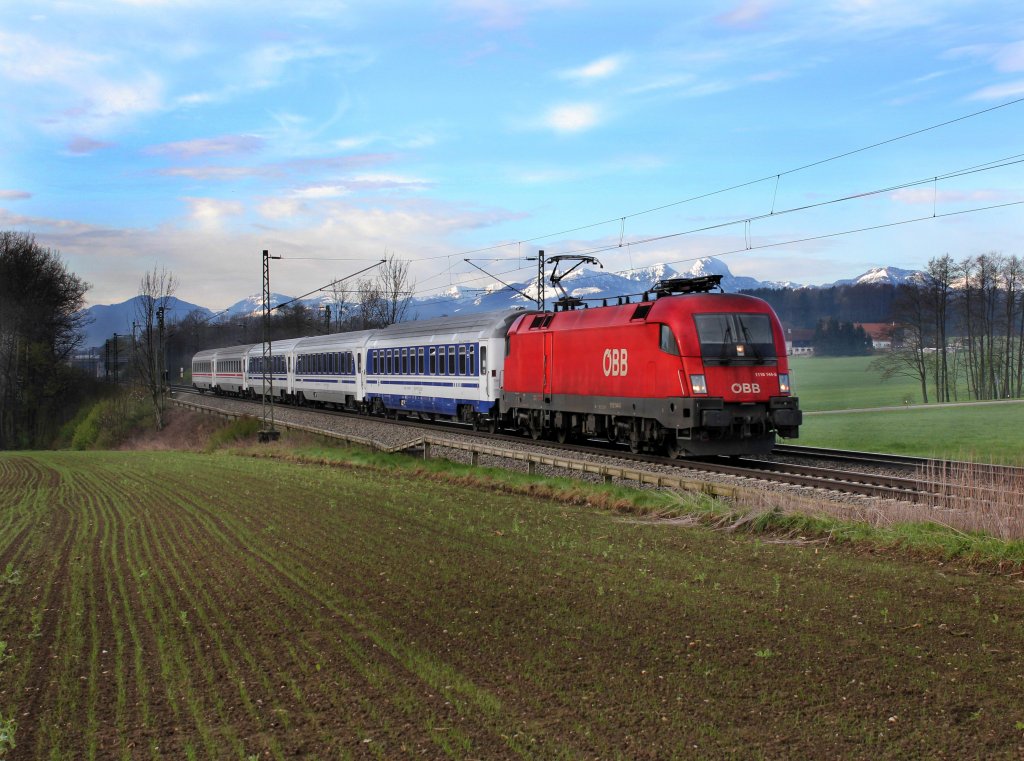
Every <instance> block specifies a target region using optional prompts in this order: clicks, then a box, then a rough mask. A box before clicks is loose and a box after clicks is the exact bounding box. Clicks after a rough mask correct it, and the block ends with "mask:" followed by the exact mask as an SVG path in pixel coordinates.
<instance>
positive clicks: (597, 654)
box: [0, 453, 1024, 759]
mask: <svg viewBox="0 0 1024 761" xmlns="http://www.w3.org/2000/svg"><path fill="white" fill-rule="evenodd" d="M1020 579H1021V577H1020V576H998V577H993V576H987V575H982V574H974V573H970V572H968V571H966V570H962V569H961V570H957V569H953V568H947V567H942V566H939V565H936V564H928V563H919V562H913V561H911V560H909V559H905V558H900V557H898V556H891V555H890V556H873V555H869V554H866V553H863V552H860V553H858V552H854V551H852V550H849V549H837V548H834V547H824V546H821V545H815V546H811V545H805V544H792V545H787V544H782V543H770V542H766V541H763V540H758V539H756V538H753V537H738V536H730V535H726V534H723V533H720V532H713V531H710V530H706V529H699V528H692V527H686V526H682V525H677V524H672V523H668V522H661V523H653V522H642V521H636V520H633V519H628V518H627V517H624V516H621V515H616V514H609V513H601V512H597V511H595V510H592V509H589V508H580V507H566V506H563V505H558V504H553V503H550V502H545V501H540V500H533V499H528V498H523V497H518V496H511V495H502V494H496V493H492V492H488V491H485V490H482V489H479V488H475V487H462V486H456V485H453V484H451V483H438V482H434V481H429V480H415V479H412V478H408V477H406V476H397V475H394V474H390V473H388V472H383V471H377V470H347V469H342V468H334V469H329V468H321V467H315V466H308V465H294V464H287V463H281V462H274V461H257V460H252V459H244V458H241V457H233V456H203V455H192V454H182V453H38V454H35V453H33V454H4V455H0V640H2V641H4V642H5V643H6V649H5V650H3V651H0V652H3V656H0V657H2V658H3V660H2V662H0V720H2V721H9V720H11V719H13V720H14V721H16V723H17V727H16V730H15V734H14V737H15V741H16V747H15V748H14V749H13V750H10V751H9V752H8V757H9V758H11V759H45V758H50V759H87V758H104V759H105V758H124V759H135V758H140V759H159V758H164V759H179V758H211V759H230V758H238V759H246V758H248V757H250V756H255V757H258V758H279V759H284V758H363V757H371V758H372V757H377V758H385V759H391V758H403V757H426V758H446V757H452V758H515V757H525V758H542V759H548V758H616V757H620V758H655V759H662V758H672V757H678V758H722V757H735V758H758V757H768V758H837V757H843V758H872V759H876V758H912V757H913V758H935V757H945V758H955V759H962V758H985V759H991V758H1019V757H1020V756H1021V754H1022V752H1024V652H1022V650H1024V584H1022V583H1021V581H1020ZM8 726H13V725H8ZM0 755H2V752H0Z"/></svg>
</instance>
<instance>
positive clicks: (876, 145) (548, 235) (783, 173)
mask: <svg viewBox="0 0 1024 761" xmlns="http://www.w3.org/2000/svg"><path fill="white" fill-rule="evenodd" d="M1019 103H1024V97H1021V98H1016V99H1014V100H1010V101H1006V102H1005V103H1000V104H998V105H995V106H990V107H989V108H983V109H981V110H979V111H973V112H971V113H969V114H964V115H963V116H958V117H956V118H954V119H947V120H946V121H944V122H939V123H937V124H932V125H930V126H927V127H921V128H920V129H916V130H912V131H910V132H905V133H903V134H901V135H896V136H895V137H890V138H886V139H885V140H879V141H877V142H874V143H871V144H870V145H864V146H861V147H859V148H854V149H852V150H848V151H844V152H842V153H837V154H835V155H833V156H829V157H827V158H823V159H819V160H817V161H812V162H810V163H808V164H803V165H801V166H798V167H793V168H792V169H786V170H784V171H780V172H776V173H774V174H768V175H765V176H764V177H759V178H757V179H755V180H747V181H746V182H740V183H737V184H735V185H730V186H728V187H724V188H720V189H718V190H711V191H708V192H706V193H700V194H698V195H695V196H690V197H688V198H683V199H680V200H678V201H671V202H669V203H665V204H661V205H660V206H654V207H652V208H650V209H643V210H641V211H634V212H630V213H628V214H620V215H618V216H614V217H609V218H608V219H604V220H601V221H600V222H591V223H589V224H585V225H579V226H577V227H572V228H569V229H566V230H559V231H557V232H551V233H545V234H544V235H535V236H533V237H531V238H523V239H521V240H515V241H509V242H507V243H496V244H494V245H492V246H484V247H481V248H474V249H469V250H466V251H457V252H455V253H452V254H444V255H441V256H434V257H429V258H426V259H421V260H419V261H435V260H437V259H446V258H449V257H464V256H468V255H470V254H479V253H483V252H485V251H495V250H498V249H502V248H508V247H509V246H520V245H522V244H523V243H533V242H534V241H538V240H544V239H546V238H553V237H555V236H556V235H568V234H569V233H574V232H579V231H580V230H587V229H590V228H592V227H600V226H602V225H607V224H611V223H613V222H620V223H624V222H625V220H627V219H632V218H633V217H639V216H642V215H644V214H651V213H653V212H656V211H662V210H664V209H669V208H672V207H673V206H681V205H682V204H686V203H692V202H693V201H700V200H703V199H705V198H711V197H712V196H716V195H721V194H722V193H728V192H730V191H733V190H740V189H742V188H746V187H749V186H751V185H757V184H758V183H761V182H767V181H769V180H778V179H779V178H781V177H786V176H787V175H791V174H795V173H797V172H802V171H804V170H806V169H811V168H812V167H816V166H821V165H822V164H828V163H829V162H832V161H838V160H839V159H843V158H848V157H849V156H854V155H856V154H858V153H864V152H865V151H870V150H872V149H875V148H880V147H882V146H883V145H889V144H891V143H896V142H899V141H901V140H906V139H907V138H911V137H915V136H917V135H922V134H924V133H926V132H932V131H934V130H937V129H941V128H942V127H948V126H949V125H951V124H956V123H958V122H962V121H966V120H968V119H974V118H976V117H979V116H983V115H984V114H988V113H992V112H993V111H998V110H1000V109H1003V108H1008V107H1009V106H1015V105H1017V104H1019ZM777 190H778V186H777V184H776V191H777ZM773 206H774V200H773Z"/></svg>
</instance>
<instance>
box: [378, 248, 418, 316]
mask: <svg viewBox="0 0 1024 761" xmlns="http://www.w3.org/2000/svg"><path fill="white" fill-rule="evenodd" d="M415 287H416V284H415V282H413V280H412V278H411V276H410V275H409V262H408V261H404V260H402V259H398V258H396V257H395V255H394V254H391V255H390V256H388V257H387V259H386V260H385V261H384V263H383V264H382V265H381V266H380V269H379V270H378V271H377V279H376V289H377V300H376V308H377V312H378V315H377V316H378V318H379V322H380V324H381V326H382V327H383V326H387V325H394V324H395V323H396V322H401V321H402V320H404V319H405V316H406V313H407V312H408V311H409V304H410V303H411V302H412V290H413V288H415Z"/></svg>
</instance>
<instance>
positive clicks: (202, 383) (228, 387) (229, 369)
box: [192, 344, 252, 395]
mask: <svg viewBox="0 0 1024 761" xmlns="http://www.w3.org/2000/svg"><path fill="white" fill-rule="evenodd" d="M251 348H252V344H243V345H241V346H228V347H226V348H223V349H210V350H207V351H201V352H199V353H198V354H196V355H195V356H194V357H193V358H192V385H193V386H194V387H195V388H197V389H199V390H200V391H208V390H209V391H213V392H214V393H217V394H236V395H241V394H242V393H243V391H244V389H245V358H246V355H247V353H248V352H249V350H250V349H251Z"/></svg>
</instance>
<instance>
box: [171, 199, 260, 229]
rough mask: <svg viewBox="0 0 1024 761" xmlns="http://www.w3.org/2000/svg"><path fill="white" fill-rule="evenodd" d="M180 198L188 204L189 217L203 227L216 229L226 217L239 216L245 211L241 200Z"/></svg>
mask: <svg viewBox="0 0 1024 761" xmlns="http://www.w3.org/2000/svg"><path fill="white" fill-rule="evenodd" d="M182 200H184V201H185V203H187V204H188V206H189V218H190V219H191V220H192V221H194V222H197V223H198V224H199V225H200V226H201V227H203V228H205V229H218V228H220V227H221V226H222V224H223V223H224V221H225V219H226V218H227V217H236V216H240V215H241V214H242V213H243V212H244V211H245V207H244V206H243V205H242V203H241V201H223V200H221V199H218V198H194V197H186V198H184V199H182Z"/></svg>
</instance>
